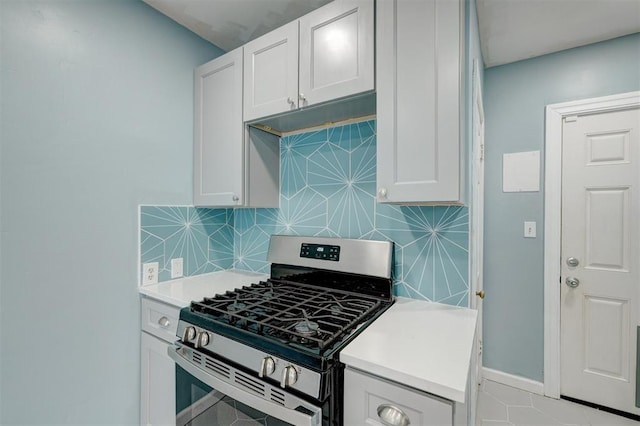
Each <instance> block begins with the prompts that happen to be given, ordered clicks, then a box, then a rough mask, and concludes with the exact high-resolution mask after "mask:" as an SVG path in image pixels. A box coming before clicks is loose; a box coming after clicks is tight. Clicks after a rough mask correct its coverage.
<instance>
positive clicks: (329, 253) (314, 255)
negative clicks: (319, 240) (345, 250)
mask: <svg viewBox="0 0 640 426" xmlns="http://www.w3.org/2000/svg"><path fill="white" fill-rule="evenodd" d="M300 257H307V258H309V259H318V260H332V261H334V262H337V261H339V260H340V246H330V245H326V244H308V243H302V246H301V247H300Z"/></svg>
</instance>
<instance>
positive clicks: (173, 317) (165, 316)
mask: <svg viewBox="0 0 640 426" xmlns="http://www.w3.org/2000/svg"><path fill="white" fill-rule="evenodd" d="M141 312H142V321H141V323H142V329H143V330H144V331H146V332H147V333H149V334H153V335H154V336H156V337H158V338H159V339H162V340H164V341H166V342H174V341H175V340H176V330H177V329H178V318H179V317H180V309H179V308H176V307H175V306H170V305H167V304H164V303H160V302H156V301H155V300H152V299H147V298H142V309H141Z"/></svg>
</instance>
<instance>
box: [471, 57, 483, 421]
mask: <svg viewBox="0 0 640 426" xmlns="http://www.w3.org/2000/svg"><path fill="white" fill-rule="evenodd" d="M472 73H473V81H472V85H473V86H472V93H471V103H472V105H471V135H470V136H471V143H470V145H471V149H470V158H471V170H470V172H471V177H470V179H471V184H470V185H469V186H470V188H471V201H472V202H471V208H470V215H471V221H470V222H469V247H470V249H471V250H470V256H469V282H470V286H469V301H468V304H469V307H470V308H473V309H477V310H478V325H477V327H476V335H475V336H474V339H475V340H474V342H473V348H474V349H473V351H472V355H471V358H472V359H471V373H470V374H471V375H474V376H475V377H474V378H473V380H470V383H471V386H472V389H471V390H470V395H471V397H470V403H469V404H468V410H469V412H468V419H469V420H470V421H469V424H475V422H476V411H477V409H476V407H477V396H478V388H477V386H473V383H474V382H475V379H476V378H478V379H481V377H479V376H481V375H482V301H479V300H478V298H477V296H476V295H475V292H476V291H479V290H482V287H481V286H480V284H482V274H480V273H479V272H481V271H482V259H479V261H476V260H477V259H476V257H475V256H476V253H482V246H483V244H484V233H483V232H480V234H479V235H478V233H477V231H478V227H479V228H480V229H483V228H484V225H483V224H484V207H483V208H482V209H479V208H477V205H478V200H480V199H482V200H484V179H483V180H481V181H480V182H477V183H476V181H475V176H476V171H477V170H478V169H480V168H482V169H484V122H485V121H484V104H483V98H482V85H481V81H480V63H479V61H478V60H477V59H474V61H473V70H472ZM476 114H477V117H478V120H477V122H476ZM478 133H480V136H479V137H478V136H477V135H478ZM482 205H483V206H484V202H483V203H482ZM478 276H479V277H480V281H478V280H477V279H476V277H478Z"/></svg>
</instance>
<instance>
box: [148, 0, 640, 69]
mask: <svg viewBox="0 0 640 426" xmlns="http://www.w3.org/2000/svg"><path fill="white" fill-rule="evenodd" d="M143 1H144V2H146V3H147V4H149V5H150V6H152V7H154V8H155V9H157V10H159V11H160V12H162V13H164V14H165V15H167V16H169V17H170V18H171V19H173V20H175V21H177V22H178V23H180V24H181V25H184V26H185V27H187V28H189V29H190V30H191V31H193V32H195V33H196V34H198V35H200V36H201V37H202V38H204V39H206V40H208V41H210V42H211V43H213V44H215V45H216V46H218V47H220V48H221V49H223V50H225V51H229V50H232V49H234V48H236V47H239V46H241V45H243V44H244V43H246V42H248V41H249V40H253V39H254V38H257V37H259V36H261V35H263V34H266V33H267V32H269V31H270V30H272V29H275V28H278V27H280V26H282V25H283V24H286V23H287V22H291V21H292V20H294V19H297V18H299V17H300V16H302V15H305V14H306V13H308V12H310V11H312V10H314V9H316V8H318V7H320V6H322V5H324V4H326V3H329V1H330V0H143ZM378 1H384V0H378ZM476 3H477V10H478V27H479V30H480V45H481V47H482V54H483V57H484V61H485V65H486V66H487V67H491V66H495V65H501V64H506V63H510V62H515V61H519V60H521V59H526V58H532V57H534V56H540V55H544V54H547V53H552V52H557V51H560V50H564V49H569V48H572V47H577V46H583V45H586V44H591V43H595V42H599V41H604V40H609V39H612V38H615V37H620V36H623V35H627V34H632V33H636V32H640V0H476Z"/></svg>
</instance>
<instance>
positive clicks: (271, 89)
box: [244, 21, 298, 121]
mask: <svg viewBox="0 0 640 426" xmlns="http://www.w3.org/2000/svg"><path fill="white" fill-rule="evenodd" d="M297 108H298V21H294V22H291V23H289V24H287V25H284V26H282V27H280V28H278V29H276V30H274V31H271V32H270V33H268V34H265V35H263V36H262V37H260V38H257V39H255V40H253V41H251V42H249V43H247V44H245V45H244V120H245V121H251V120H254V119H256V118H260V117H267V116H269V115H274V114H278V113H282V112H286V111H290V110H294V109H297Z"/></svg>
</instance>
